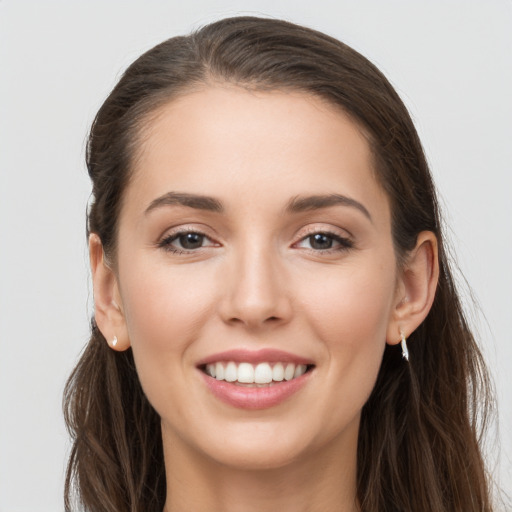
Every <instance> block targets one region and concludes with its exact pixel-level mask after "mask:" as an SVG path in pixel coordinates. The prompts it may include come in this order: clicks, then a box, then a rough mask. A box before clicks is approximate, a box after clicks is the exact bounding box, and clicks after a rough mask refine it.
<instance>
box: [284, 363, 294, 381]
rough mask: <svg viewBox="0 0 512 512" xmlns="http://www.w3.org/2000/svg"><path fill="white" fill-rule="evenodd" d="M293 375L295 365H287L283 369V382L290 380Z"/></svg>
mask: <svg viewBox="0 0 512 512" xmlns="http://www.w3.org/2000/svg"><path fill="white" fill-rule="evenodd" d="M294 374H295V365H294V364H293V363H288V364H287V365H286V368H285V369H284V380H292V379H293V375H294Z"/></svg>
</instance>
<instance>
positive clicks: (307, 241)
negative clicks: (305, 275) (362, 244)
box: [296, 232, 353, 251]
mask: <svg viewBox="0 0 512 512" xmlns="http://www.w3.org/2000/svg"><path fill="white" fill-rule="evenodd" d="M296 247H300V248H304V249H311V250H314V251H343V250H346V249H350V248H351V247H353V243H352V242H351V241H350V240H349V239H348V238H343V237H341V236H338V235H335V234H334V233H325V232H318V233H312V234H311V235H308V236H306V237H305V238H303V239H302V240H300V241H299V242H298V243H297V244H296Z"/></svg>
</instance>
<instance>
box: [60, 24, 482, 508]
mask: <svg viewBox="0 0 512 512" xmlns="http://www.w3.org/2000/svg"><path fill="white" fill-rule="evenodd" d="M87 163H88V169H89V174H90V176H91V179H92V182H93V202H92V204H91V208H90V212H89V218H88V234H89V247H90V258H91V267H92V274H93V284H94V300H95V317H94V320H93V323H92V336H91V339H90V341H89V344H88V346H87V348H86V350H85V352H84V354H83V356H82V358H81V360H80V362H79V364H78V366H77V368H76V369H75V371H74V372H73V374H72V376H71V378H70V380H69V382H68V386H67V390H66V395H65V405H66V409H65V410H66V420H67V423H68V426H69V429H70V432H71V434H72V436H73V438H74V444H73V450H72V453H71V457H70V461H69V466H68V473H67V481H66V507H67V509H68V510H70V509H72V503H73V496H74V493H75V491H76V497H77V501H78V502H79V503H81V506H82V507H84V506H85V509H86V510H93V511H99V510H105V511H124V510H126V511H138V510H141V511H142V510H143V511H160V510H165V511H167V512H175V511H183V510H187V511H189V510H194V511H202V510H208V511H213V510H219V511H231V510H233V511H244V512H249V511H253V510H254V511H260V512H261V511H265V510H274V509H276V508H277V509H281V510H285V511H288V510H290V511H305V510H308V511H309V510H311V511H317V510H318V511H335V510H336V511H338V510H340V511H341V510H343V511H356V510H363V511H386V510H389V511H396V510H402V511H411V510H414V511H415V512H416V511H427V510H432V511H444V510H445V511H452V510H463V511H473V510H474V511H476V510H491V504H490V498H489V491H488V484H487V481H486V473H485V467H484V464H483V461H482V456H481V453H480V450H479V446H478V439H479V431H478V425H477V422H478V420H480V421H482V420H483V421H484V424H485V418H486V413H487V406H488V403H489V402H488V394H487V380H486V373H485V368H484V366H483V363H482V360H481V356H480V353H479V351H478V348H477V346H476V344H475V342H474V339H473V336H472V334H471V332H470V330H469V328H468V326H467V323H466V320H465V318H464V315H463V312H462V309H461V306H460V302H459V299H458V296H457V291H456V289H455V286H454V283H453V280H452V277H451V273H450V269H449V267H448V264H447V258H446V254H445V249H444V244H443V237H442V229H441V225H440V219H439V213H438V208H437V202H436V196H435V191H434V188H433V184H432V181H431V177H430V174H429V171H428V167H427V164H426V161H425V157H424V155H423V151H422V148H421V144H420V141H419V139H418V136H417V134H416V131H415V129H414V126H413V124H412V121H411V119H410V117H409V115H408V113H407V111H406V109H405V107H404V105H403V104H402V102H401V100H400V99H399V97H398V95H397V94H396V92H395V91H394V90H393V88H392V87H391V86H390V84H389V83H388V82H387V80H386V79H385V78H384V76H383V75H382V74H381V73H380V72H379V71H378V70H377V69H376V68H375V67H374V66H373V65H372V64H371V63H369V62H368V61H367V60H366V59H365V58H364V57H362V56H361V55H359V54H358V53H357V52H355V51H354V50H352V49H350V48H349V47H347V46H345V45H344V44H342V43H340V42H339V41H336V40H334V39H332V38H330V37H328V36H326V35H323V34H321V33H318V32H315V31H312V30H309V29H306V28H303V27H299V26H296V25H293V24H290V23H287V22H283V21H277V20H268V19H258V18H247V17H243V18H233V19H226V20H222V21H219V22H217V23H213V24H211V25H209V26H206V27H205V28H203V29H201V30H199V31H198V32H196V33H194V34H192V35H190V36H188V37H177V38H173V39H170V40H168V41H166V42H164V43H162V44H160V45H158V46H157V47H155V48H153V49H152V50H150V51H149V52H147V53H146V54H144V55H143V56H142V57H140V58H139V59H138V60H137V61H135V63H133V64H132V65H131V66H130V67H129V68H128V70H127V71H126V72H125V74H124V75H123V77H122V78H121V80H120V82H119V83H118V85H117V86H116V87H115V88H114V90H113V91H112V93H111V94H110V96H109V97H108V98H107V100H106V101H105V103H104V104H103V106H102V107H101V109H100V111H99V112H98V115H97V117H96V119H95V121H94V123H93V127H92V130H91V135H90V139H89V144H88V152H87Z"/></svg>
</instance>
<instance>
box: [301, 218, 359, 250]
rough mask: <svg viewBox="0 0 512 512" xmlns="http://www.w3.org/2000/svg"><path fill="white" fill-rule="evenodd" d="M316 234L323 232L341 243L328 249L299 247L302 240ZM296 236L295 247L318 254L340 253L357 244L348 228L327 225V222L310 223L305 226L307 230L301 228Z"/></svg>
mask: <svg viewBox="0 0 512 512" xmlns="http://www.w3.org/2000/svg"><path fill="white" fill-rule="evenodd" d="M316 234H323V235H326V236H327V237H330V238H332V239H333V240H334V241H336V242H337V243H338V244H339V246H338V247H331V248H328V249H313V248H308V247H299V244H301V243H302V242H304V241H306V240H307V239H308V238H309V237H311V236H313V235H316ZM295 238H296V241H295V242H294V243H293V244H292V247H293V248H297V249H302V250H305V251H309V252H312V253H314V254H316V255H321V254H323V255H328V254H330V253H339V252H343V251H347V250H350V249H352V248H353V247H354V245H355V243H354V239H353V236H352V235H351V234H350V233H349V232H348V231H347V230H345V229H341V228H338V227H335V226H332V225H329V226H326V225H325V224H323V225H322V224H315V225H309V226H307V227H306V228H305V230H304V228H303V229H301V230H300V231H299V232H298V234H297V236H296V237H295Z"/></svg>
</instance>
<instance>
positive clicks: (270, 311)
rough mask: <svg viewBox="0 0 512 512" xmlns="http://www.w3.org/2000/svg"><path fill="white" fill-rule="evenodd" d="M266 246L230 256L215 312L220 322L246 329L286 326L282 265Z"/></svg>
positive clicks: (286, 289) (287, 310) (286, 298)
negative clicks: (219, 317) (242, 326)
mask: <svg viewBox="0 0 512 512" xmlns="http://www.w3.org/2000/svg"><path fill="white" fill-rule="evenodd" d="M278 259H279V258H278V257H276V256H275V255H273V254H272V253H271V251H269V249H268V246H267V247H266V249H265V248H261V250H258V249H256V248H255V247H254V245H253V246H252V248H248V249H247V250H246V251H244V252H243V253H239V254H238V255H234V257H233V258H232V259H230V261H226V266H229V267H228V268H227V269H226V270H225V271H226V274H225V276H224V279H223V283H224V284H223V293H222V299H221V300H220V302H219V312H220V315H221V317H222V319H223V321H224V322H226V323H229V324H235V325H236V324H238V325H244V326H245V327H246V328H249V329H258V328H263V327H269V326H271V325H281V324H284V323H287V322H288V321H289V320H290V318H291V315H292V303H291V296H290V288H289V286H287V279H286V275H285V272H284V269H283V266H282V265H281V264H280V262H279V261H278Z"/></svg>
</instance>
